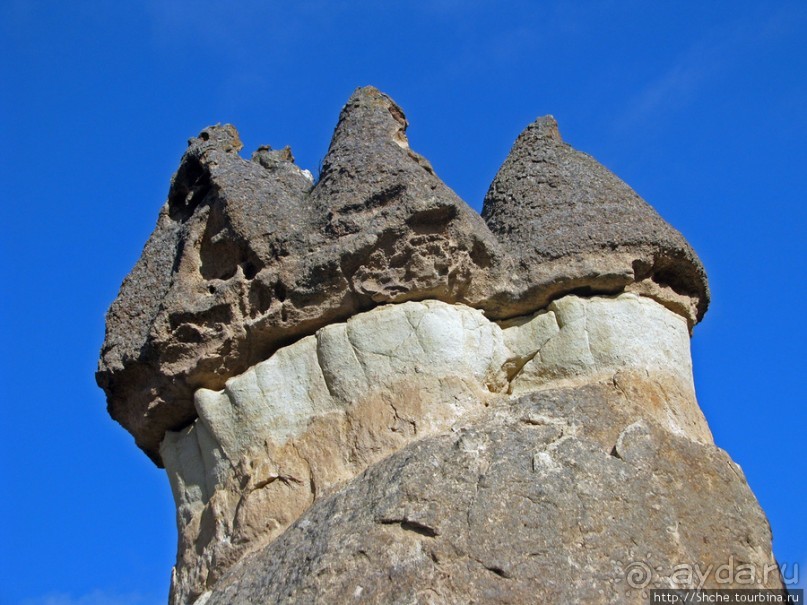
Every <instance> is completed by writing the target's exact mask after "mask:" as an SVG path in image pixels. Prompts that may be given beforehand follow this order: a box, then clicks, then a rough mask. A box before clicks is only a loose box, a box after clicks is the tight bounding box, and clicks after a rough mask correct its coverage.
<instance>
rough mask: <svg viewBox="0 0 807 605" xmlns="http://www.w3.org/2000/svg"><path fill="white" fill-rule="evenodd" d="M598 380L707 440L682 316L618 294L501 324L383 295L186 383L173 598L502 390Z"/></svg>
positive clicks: (171, 445) (170, 440)
mask: <svg viewBox="0 0 807 605" xmlns="http://www.w3.org/2000/svg"><path fill="white" fill-rule="evenodd" d="M599 383H602V384H605V385H608V387H609V388H612V389H615V390H617V391H618V392H619V393H620V394H621V397H622V399H623V400H624V402H625V404H626V405H628V404H630V405H632V406H634V407H637V408H638V407H641V406H645V408H646V409H645V410H644V412H643V415H642V417H646V418H649V419H652V420H653V421H654V422H655V423H656V424H657V425H659V426H661V427H663V428H664V429H666V430H667V431H669V432H671V433H674V434H677V435H681V436H684V437H686V438H688V439H690V440H693V441H697V442H699V443H711V436H710V434H709V429H708V428H707V426H706V422H705V420H704V419H703V416H702V414H701V413H700V410H699V408H698V405H697V402H696V401H695V396H694V395H695V393H694V387H693V384H692V370H691V365H690V359H689V335H688V333H687V327H686V322H685V321H684V320H683V319H682V318H681V317H679V316H677V315H675V314H674V313H672V312H670V311H669V310H667V309H665V308H664V307H662V306H661V305H659V304H658V303H656V302H655V301H652V300H649V299H645V298H640V297H637V296H635V295H632V294H623V295H621V296H619V297H615V298H601V297H597V298H592V299H583V298H578V297H576V296H568V297H565V298H562V299H560V300H558V301H556V302H554V303H552V304H551V305H550V306H549V308H548V309H547V310H546V311H542V312H539V313H537V314H535V315H533V316H528V317H523V318H519V319H517V320H511V321H508V322H506V323H505V324H504V327H501V326H499V325H497V324H496V323H493V322H491V321H489V320H488V319H486V318H485V317H484V315H483V314H482V313H481V312H480V311H478V310H474V309H471V308H469V307H466V306H462V305H448V304H446V303H442V302H438V301H424V302H407V303H403V304H400V305H392V306H384V307H380V308H378V309H375V310H373V311H369V312H366V313H362V314H359V315H356V316H354V317H352V318H351V319H349V320H348V321H347V322H346V323H337V324H331V325H329V326H327V327H325V328H322V329H321V330H319V331H318V332H317V333H316V335H315V336H309V337H306V338H304V339H302V340H300V341H298V342H296V343H294V344H293V345H290V346H288V347H285V348H282V349H280V350H278V351H277V352H276V353H275V354H274V355H273V356H272V357H270V358H269V359H268V360H266V361H264V362H261V363H259V364H257V365H256V366H254V367H253V368H250V369H249V370H248V371H247V372H245V373H244V374H241V375H240V376H237V377H234V378H231V379H230V380H228V381H227V384H226V386H225V388H224V390H222V391H210V390H207V389H201V390H199V391H197V393H196V398H195V406H196V410H197V412H198V414H199V419H198V420H196V421H195V422H194V423H193V424H192V425H191V426H190V427H188V428H187V429H184V430H183V431H180V432H169V433H168V434H167V435H166V437H165V439H164V440H163V443H162V446H161V449H160V453H161V455H162V459H163V460H164V462H165V465H166V470H167V471H168V474H169V477H170V478H171V485H172V488H173V491H174V496H175V499H176V504H177V509H178V511H179V513H178V519H179V523H180V547H179V550H180V556H179V564H178V566H177V569H176V576H175V580H174V584H175V587H176V591H177V599H176V601H177V602H178V603H186V602H189V600H192V598H195V597H196V596H198V595H199V594H201V593H203V592H204V591H205V590H206V589H208V588H210V587H212V586H213V585H214V584H215V582H216V580H217V579H218V578H219V577H220V575H221V573H222V572H223V571H224V570H226V569H227V567H228V566H229V565H230V564H231V562H232V561H234V560H236V559H238V558H239V557H240V556H242V555H243V553H244V552H247V551H250V550H254V549H255V548H256V547H258V546H261V545H263V544H265V543H267V542H270V541H271V540H272V539H274V538H276V537H277V536H279V535H280V534H282V533H283V531H284V530H285V529H286V528H287V527H288V525H289V524H290V523H291V522H293V521H294V520H295V519H297V517H298V516H299V515H300V514H301V513H302V512H303V511H305V509H307V508H308V507H309V506H310V505H311V503H312V502H313V501H314V500H315V499H318V498H321V497H323V496H324V495H327V494H329V493H331V492H332V491H333V490H334V489H335V488H336V487H338V486H340V485H343V484H344V483H345V482H347V481H348V480H350V479H352V478H353V477H355V476H356V475H358V474H359V473H360V472H362V471H364V470H365V469H366V468H367V467H369V466H371V465H372V464H373V463H375V462H377V461H379V460H381V459H383V458H384V457H386V456H388V455H390V454H392V453H393V452H395V451H397V450H399V449H402V448H404V447H405V446H406V445H407V444H408V443H410V442H412V441H414V440H416V439H420V438H423V437H425V436H428V435H435V434H439V433H441V432H445V431H449V430H451V429H452V427H454V426H455V425H456V423H458V422H459V421H461V420H462V421H465V422H467V420H468V418H470V417H482V416H484V415H485V411H486V409H487V408H488V407H489V406H490V405H492V404H495V405H498V406H501V405H503V404H504V401H505V400H507V399H508V398H513V397H518V396H520V395H521V394H524V393H534V392H537V391H542V390H546V389H549V388H557V387H558V386H559V385H566V386H569V385H575V384H577V385H580V384H599ZM189 597H190V599H189Z"/></svg>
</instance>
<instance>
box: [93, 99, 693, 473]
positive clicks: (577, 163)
mask: <svg viewBox="0 0 807 605" xmlns="http://www.w3.org/2000/svg"><path fill="white" fill-rule="evenodd" d="M548 123H549V122H546V120H544V121H541V120H539V121H538V122H537V123H536V125H533V126H530V127H529V128H528V129H527V131H526V132H525V134H524V135H522V136H521V137H519V140H518V141H517V142H516V145H515V146H514V148H513V151H512V153H511V155H510V157H509V158H508V159H507V161H505V163H504V165H503V167H502V170H501V171H500V173H499V175H498V176H497V178H496V180H495V181H494V185H493V186H492V188H491V192H490V193H489V194H488V197H487V199H486V201H485V208H484V212H485V215H486V216H487V217H488V224H486V223H485V222H484V221H483V219H482V218H481V217H480V216H479V215H477V214H476V213H475V212H474V211H473V210H472V209H471V208H469V207H468V205H467V204H465V202H463V201H462V200H461V199H459V198H458V197H457V196H456V194H454V192H453V191H451V189H449V188H448V187H447V186H446V185H445V184H444V183H443V182H442V181H441V180H440V179H439V178H438V177H437V176H436V175H435V173H434V170H433V169H432V167H431V165H430V164H429V163H428V162H427V161H426V160H425V159H424V158H423V157H421V156H420V155H418V154H417V153H415V152H414V151H412V149H410V148H409V145H408V142H407V138H406V127H407V121H406V118H405V117H404V113H403V111H402V110H401V109H400V108H399V107H398V106H397V105H396V104H395V103H394V102H393V101H392V100H391V99H390V98H389V97H387V96H386V95H384V94H382V93H380V92H378V91H377V90H375V89H373V88H363V89H359V90H357V91H356V93H354V95H353V96H352V97H351V98H350V100H349V101H348V103H347V105H345V107H344V109H343V110H342V113H341V115H340V117H339V122H338V124H337V126H336V130H335V132H334V135H333V140H332V141H331V146H330V148H329V150H328V153H327V155H326V156H325V159H324V160H323V163H322V171H321V174H320V177H319V180H318V181H317V182H316V184H314V183H313V182H312V180H311V176H310V174H308V173H306V172H305V171H303V170H300V169H299V168H297V167H296V166H295V165H294V163H293V157H292V155H291V152H290V151H289V150H288V149H286V150H282V151H271V150H268V149H267V148H261V149H259V150H258V151H257V152H256V153H255V154H253V157H252V160H251V161H247V160H244V159H242V158H241V157H240V156H239V155H238V151H239V150H240V149H241V142H240V140H239V138H238V134H237V132H236V131H235V129H234V128H233V127H232V126H216V127H211V128H208V129H206V130H204V131H203V132H202V133H201V134H200V135H199V137H197V138H195V139H191V141H190V143H189V147H188V151H187V152H186V153H185V155H184V157H183V158H182V162H181V164H180V167H179V170H178V171H177V173H176V174H175V175H174V177H173V179H172V182H171V188H170V191H169V194H168V201H167V202H166V204H165V206H164V207H163V208H162V210H161V212H160V217H159V220H158V223H157V228H156V229H155V231H154V233H153V234H152V236H151V238H150V239H149V241H148V242H147V243H146V247H145V249H144V250H143V255H142V256H141V258H140V260H139V261H138V263H137V265H136V266H135V268H134V269H133V270H132V273H131V275H129V276H128V277H127V278H126V280H125V281H124V283H123V285H122V287H121V291H120V294H119V295H118V298H117V299H116V300H115V302H114V303H113V304H112V306H111V308H110V310H109V313H108V315H107V334H106V340H105V342H104V346H103V349H102V352H101V362H100V364H99V369H98V373H97V380H98V383H99V385H101V386H102V387H103V388H104V390H105V391H106V394H107V400H108V405H109V411H110V414H111V415H112V416H113V418H115V419H116V420H118V421H119V422H120V423H121V424H123V426H124V427H125V428H126V429H127V430H128V431H129V432H131V433H132V435H134V437H135V440H136V442H137V444H138V445H139V446H140V447H141V448H143V449H144V450H145V451H146V453H147V454H149V455H150V456H151V457H152V458H153V459H154V460H155V462H157V463H158V464H159V463H160V457H159V444H160V441H161V440H162V438H163V435H164V434H165V432H166V431H168V430H175V429H177V428H180V427H182V426H185V425H187V424H188V423H189V422H191V421H192V420H193V418H194V417H195V411H194V407H193V393H194V391H195V390H196V389H198V388H202V387H204V388H213V389H219V388H222V387H223V386H224V383H225V381H226V380H227V379H228V378H230V377H232V376H235V375H237V374H240V373H241V372H243V371H245V370H246V369H247V368H249V367H250V366H252V365H254V364H256V363H258V362H260V361H262V360H264V359H266V358H267V357H269V356H270V355H271V354H272V353H273V352H274V351H276V350H277V349H278V348H279V347H281V346H284V345H286V344H288V343H289V342H292V341H294V340H296V339H298V338H301V337H303V336H307V335H310V334H313V333H314V332H315V331H316V330H317V329H319V328H321V327H323V326H325V325H327V324H328V323H332V322H335V321H344V320H346V319H347V318H349V317H350V316H352V315H354V314H355V313H358V312H361V311H366V310H368V309H370V308H373V307H375V306H377V305H380V304H386V303H399V302H404V301H407V300H424V299H435V300H442V301H443V302H448V303H463V304H466V305H468V306H471V307H474V308H477V309H481V310H483V311H484V312H485V314H486V315H487V316H488V317H490V318H491V319H496V320H499V319H507V318H510V317H516V316H520V315H525V314H529V313H533V312H535V311H537V310H539V309H541V308H543V307H545V306H546V305H547V304H548V303H549V302H551V301H552V300H553V299H555V298H558V297H560V296H562V295H564V294H567V293H570V292H587V293H589V294H592V293H618V292H622V291H625V290H631V289H633V290H635V291H637V292H640V293H642V294H645V295H647V296H650V297H652V298H655V299H656V300H658V301H660V302H661V303H662V304H665V305H667V306H669V307H670V308H672V309H674V310H675V311H676V312H679V313H681V314H682V315H683V316H684V317H686V318H687V320H688V321H689V324H690V326H692V325H693V324H694V323H695V322H697V321H698V320H699V319H700V317H701V316H702V314H703V312H704V311H705V309H706V305H707V303H708V292H707V287H706V281H705V276H704V274H703V269H702V267H701V265H700V261H699V260H698V259H697V256H696V255H695V253H694V252H693V251H692V250H691V249H690V247H689V245H688V244H687V243H686V242H685V241H684V239H683V238H682V237H681V236H680V234H678V232H676V231H675V230H674V229H672V227H669V226H668V225H666V223H664V221H663V220H662V219H661V218H660V217H658V215H657V214H656V212H655V211H654V210H653V209H652V208H651V207H650V206H649V205H648V204H647V203H646V202H644V201H643V200H641V199H640V198H639V197H638V196H637V195H636V194H635V193H634V192H633V191H632V190H631V189H630V188H629V187H628V186H627V185H625V184H624V183H622V182H621V181H619V179H617V178H616V177H615V176H614V175H613V174H611V173H610V172H609V171H607V170H606V169H605V168H604V167H602V166H600V165H599V164H597V163H596V162H595V161H594V160H593V159H591V158H590V157H589V156H586V155H585V154H581V153H579V152H575V151H574V150H572V149H571V148H570V147H569V146H568V145H566V144H565V143H563V142H562V141H560V137H559V135H558V134H557V129H554V127H553V129H552V136H543V135H542V136H533V134H532V133H534V132H544V130H546V128H545V124H548ZM552 123H553V122H552ZM528 151H529V153H532V154H533V155H536V157H537V159H535V158H533V157H532V156H530V155H529V153H528ZM522 170H523V171H524V174H523V178H521V180H519V179H518V178H515V176H514V173H517V172H519V171H522ZM547 181H548V182H550V183H551V185H549V186H545V185H544V184H545V182H547ZM581 191H582V192H583V194H581V193H580V192H581ZM598 192H599V193H598ZM552 208H554V210H552V211H551V212H550V211H549V210H550V209H552ZM564 209H565V210H564ZM544 216H546V217H548V218H541V217H544ZM581 225H582V227H581ZM489 227H491V228H492V231H491V228H489ZM598 233H600V234H602V235H601V237H600V236H598V237H594V235H593V234H598ZM592 238H593V239H592ZM529 242H531V243H529ZM528 243H529V244H528ZM530 246H532V247H534V250H535V251H533V249H532V248H530Z"/></svg>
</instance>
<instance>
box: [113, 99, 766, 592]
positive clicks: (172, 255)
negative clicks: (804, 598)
mask: <svg viewBox="0 0 807 605" xmlns="http://www.w3.org/2000/svg"><path fill="white" fill-rule="evenodd" d="M406 127H407V122H406V118H405V117H404V114H403V112H402V111H401V109H400V108H399V107H398V106H397V105H396V104H395V103H394V102H393V101H392V100H391V99H390V98H389V97H387V96H386V95H384V94H382V93H380V92H379V91H377V90H376V89H374V88H369V87H368V88H363V89H358V90H357V91H356V92H355V93H354V95H353V96H352V97H351V98H350V100H349V101H348V103H347V104H346V105H345V107H344V108H343V110H342V113H341V115H340V117H339V122H338V124H337V127H336V130H335V132H334V135H333V139H332V141H331V145H330V148H329V151H328V154H327V156H326V157H325V159H324V161H323V164H322V169H321V172H320V174H319V175H318V179H316V180H315V179H314V178H313V177H312V175H311V174H310V173H309V172H307V171H305V170H301V169H300V168H298V167H297V166H296V165H295V164H294V159H293V157H292V154H291V150H290V149H289V148H285V149H282V150H272V149H269V148H268V147H261V148H259V149H258V150H257V151H256V152H255V153H254V154H253V156H252V158H251V160H250V161H248V160H245V159H243V158H242V157H241V156H240V155H239V154H238V152H239V150H240V148H241V143H240V141H239V139H238V134H237V132H236V131H235V129H234V128H233V127H232V126H229V125H225V126H215V127H211V128H208V129H206V130H205V131H203V132H202V133H201V134H200V135H199V137H197V138H194V139H191V141H190V142H189V147H188V150H187V152H186V153H185V155H184V156H183V158H182V161H181V164H180V167H179V169H178V171H177V173H176V174H175V175H174V177H173V180H172V183H171V188H170V191H169V196H168V201H167V203H166V204H165V206H164V207H163V209H162V210H161V212H160V217H159V220H158V223H157V227H156V229H155V231H154V233H153V234H152V236H151V238H150V239H149V241H148V242H147V243H146V247H145V249H144V251H143V255H142V257H141V258H140V260H139V261H138V263H137V265H136V266H135V268H134V269H133V270H132V273H131V274H130V275H129V276H128V277H127V278H126V280H125V281H124V283H123V285H122V287H121V292H120V294H119V296H118V298H117V299H116V300H115V302H114V303H113V305H112V307H111V308H110V310H109V313H108V316H107V334H106V340H105V342H104V346H103V349H102V357H101V361H100V364H99V370H98V373H97V379H98V382H99V384H100V385H101V386H102V387H103V388H104V389H105V391H106V393H107V398H108V404H109V411H110V413H111V415H112V416H113V418H115V419H116V420H118V421H119V422H120V423H121V424H122V425H123V426H124V427H125V428H126V429H127V430H128V431H130V432H131V433H132V435H133V436H134V437H135V440H136V442H137V444H138V445H139V446H140V447H141V448H142V449H143V450H144V451H145V452H146V453H147V454H148V455H149V456H150V457H151V458H152V459H153V460H154V461H155V462H156V463H157V464H160V465H162V464H164V465H165V467H166V470H167V473H168V476H169V479H170V481H171V487H172V491H173V494H174V498H175V501H176V505H177V525H178V531H179V541H178V554H177V564H176V566H175V568H174V571H173V577H172V588H171V605H190V604H195V605H205V604H207V605H214V604H219V603H222V604H223V603H227V604H231V603H232V604H236V605H237V604H247V603H249V604H252V603H346V602H357V603H379V604H381V603H383V604H387V603H401V604H403V603H535V602H546V603H568V602H586V603H621V602H636V603H641V602H646V595H645V594H643V591H642V589H643V588H652V587H676V588H681V587H689V585H687V584H684V585H682V583H681V578H680V576H678V577H676V576H674V573H673V571H674V569H675V566H677V565H681V564H684V565H687V564H688V565H690V566H693V565H695V566H698V568H699V569H700V570H703V569H708V568H710V566H711V568H712V569H714V568H715V567H717V566H720V565H724V564H727V563H728V562H730V561H732V560H734V561H739V562H741V563H742V564H744V565H746V566H747V567H749V568H750V569H751V570H753V573H754V574H755V575H753V577H751V578H750V579H749V576H748V573H747V572H746V573H745V575H743V578H744V579H745V580H746V583H745V584H742V587H749V586H753V587H768V588H775V589H779V588H781V586H782V583H781V580H780V578H779V575H778V573H777V571H776V569H775V561H774V560H773V555H772V554H771V536H770V531H769V528H768V525H767V522H766V520H765V517H764V515H763V514H762V511H761V510H760V509H759V506H758V505H757V503H756V501H755V500H754V497H753V495H752V494H751V492H750V490H749V488H748V485H747V484H746V482H745V479H744V477H743V475H742V472H741V471H740V470H739V468H738V467H737V466H736V465H734V464H733V463H732V462H731V460H730V459H729V458H728V456H727V455H726V454H725V453H724V452H722V451H721V450H719V449H718V448H717V447H716V446H715V445H714V444H713V442H712V437H711V434H710V431H709V428H708V426H707V424H706V421H705V419H704V418H703V415H702V413H701V411H700V409H699V407H698V405H697V401H696V399H695V390H694V385H693V380H692V362H691V358H690V351H689V334H690V331H691V329H692V327H693V326H694V325H695V324H696V323H697V322H698V321H700V319H701V318H702V316H703V313H704V312H705V310H706V306H707V304H708V299H709V293H708V286H707V283H706V276H705V273H704V271H703V267H702V266H701V264H700V261H699V260H698V258H697V256H696V255H695V253H694V252H693V251H692V249H691V248H690V247H689V245H688V244H687V242H686V241H685V240H684V239H683V237H682V236H681V234H679V233H678V232H677V231H675V230H674V229H673V228H672V227H670V226H669V225H667V223H665V222H664V221H663V220H662V219H661V218H660V217H659V216H658V214H656V212H655V211H654V210H653V209H652V208H651V207H650V206H649V205H647V204H646V203H645V202H644V201H643V200H641V199H640V198H639V197H638V196H637V195H636V194H635V193H634V192H633V191H632V190H631V189H630V188H629V187H628V186H627V185H626V184H625V183H623V182H622V181H620V180H619V179H618V178H617V177H616V176H614V175H613V174H612V173H610V172H609V171H608V170H606V169H605V168H604V167H602V166H601V165H599V164H598V163H597V162H596V161H595V160H593V159H592V158H591V157H589V156H587V155H585V154H583V153H580V152H578V151H575V150H574V149H572V148H571V147H570V146H569V145H567V144H566V143H564V142H563V141H562V140H561V138H560V135H559V133H558V129H557V125H556V124H555V122H554V120H553V119H552V118H551V117H547V118H542V119H539V120H538V121H537V122H535V123H534V124H532V125H531V126H529V127H528V128H527V129H526V130H525V131H524V133H522V135H521V136H520V137H519V138H518V140H517V141H516V143H515V145H514V147H513V150H512V151H511V153H510V155H509V157H508V158H507V160H506V161H505V163H504V165H503V166H502V167H501V169H500V171H499V173H498V175H497V176H496V179H495V180H494V183H493V184H492V185H491V188H490V190H489V192H488V195H487V197H486V199H485V205H484V210H483V216H479V215H477V214H476V213H475V212H473V211H472V210H471V209H470V208H469V207H468V206H467V205H466V204H465V203H464V202H463V201H462V200H460V199H459V198H458V197H457V196H456V195H455V194H454V193H453V192H452V191H451V190H450V189H449V188H448V187H447V186H446V185H445V184H444V183H442V181H440V179H439V178H437V176H436V175H435V172H434V170H433V168H432V167H431V165H430V164H429V162H428V161H427V160H425V159H424V158H423V157H422V156H420V155H418V154H417V153H415V152H414V151H413V150H411V149H410V148H409V144H408V141H407V138H406V134H405V131H406ZM483 217H484V218H483ZM637 562H638V563H640V564H642V565H644V566H645V568H646V569H649V570H650V571H651V573H652V577H651V578H650V580H649V581H648V583H647V584H645V585H644V586H642V587H640V588H639V589H637V588H636V586H631V585H629V584H628V583H627V580H628V578H629V575H628V573H629V571H630V569H631V567H630V566H631V564H632V563H637ZM645 568H642V569H645ZM699 579H703V578H699ZM729 585H737V583H734V584H729ZM702 586H706V587H716V586H717V585H716V583H715V578H709V577H707V578H706V579H705V582H704V583H703V585H702ZM723 587H725V585H724V586H723Z"/></svg>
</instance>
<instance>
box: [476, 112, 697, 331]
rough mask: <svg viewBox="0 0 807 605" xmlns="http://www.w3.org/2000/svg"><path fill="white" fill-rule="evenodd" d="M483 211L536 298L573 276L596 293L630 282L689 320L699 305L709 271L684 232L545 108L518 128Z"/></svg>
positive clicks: (563, 286)
mask: <svg viewBox="0 0 807 605" xmlns="http://www.w3.org/2000/svg"><path fill="white" fill-rule="evenodd" d="M482 216H483V217H484V218H485V221H486V222H487V224H488V227H489V228H490V229H491V231H493V233H495V234H496V235H497V236H498V237H499V239H500V241H501V242H502V243H503V244H504V246H505V247H506V248H507V250H508V251H509V252H510V253H511V254H512V255H513V256H514V257H515V258H516V259H518V261H519V269H518V272H519V273H520V274H521V275H523V276H524V278H525V279H526V280H527V281H528V282H529V284H530V286H531V290H532V291H533V292H536V293H540V294H537V298H539V299H543V300H549V299H551V297H552V296H553V295H554V294H555V293H556V292H557V291H559V290H560V291H568V289H569V287H570V284H574V283H576V284H577V285H578V286H579V287H581V288H588V289H589V290H592V291H595V292H596V291H613V290H614V289H616V288H620V287H632V289H634V290H636V291H640V292H642V293H644V294H648V295H652V296H654V297H657V298H658V299H659V300H662V301H664V302H665V304H667V305H669V306H670V307H671V308H674V309H675V310H676V311H678V312H679V313H680V314H681V315H684V316H685V317H688V318H689V320H690V322H691V323H692V324H694V323H695V322H696V321H699V320H700V319H701V318H702V317H703V314H704V312H705V311H706V307H707V305H708V303H709V290H708V286H707V283H706V274H705V272H704V270H703V266H702V265H701V262H700V260H699V259H698V257H697V255H696V254H695V252H694V251H693V250H692V248H691V247H690V246H689V244H688V243H687V242H686V240H685V239H684V238H683V236H682V235H681V234H680V233H679V232H678V231H676V230H675V229H673V228H672V227H671V226H670V225H668V224H667V223H666V222H665V221H664V219H662V218H661V217H660V216H659V215H658V213H656V211H655V210H653V208H651V207H650V205H649V204H647V202H645V201H644V200H642V199H641V198H640V197H639V196H638V195H637V194H636V193H635V192H634V191H633V190H632V189H631V188H630V187H628V186H627V185H626V184H625V183H624V182H622V181H621V180H620V179H619V178H618V177H617V176H615V175H614V174H613V173H612V172H610V171H609V170H608V169H606V168H605V167H604V166H602V165H601V164H600V163H598V162H597V161H596V160H595V159H594V158H592V157H591V156H589V155H586V154H585V153H581V152H579V151H577V150H575V149H573V148H572V147H570V146H569V145H568V144H566V143H564V142H563V140H562V139H561V137H560V133H559V131H558V125H557V123H556V122H555V119H554V118H552V117H551V116H546V117H544V118H540V119H538V120H537V121H535V122H534V123H533V124H531V125H530V126H529V127H528V128H527V129H526V130H525V131H524V132H522V133H521V135H520V136H519V137H518V139H517V140H516V142H515V144H514V145H513V149H512V150H511V151H510V155H508V156H507V160H505V162H504V164H503V165H502V167H501V169H500V170H499V173H498V174H497V175H496V178H495V179H494V180H493V183H492V184H491V186H490V190H489V191H488V193H487V196H486V197H485V204H484V207H483V209H482ZM539 304H540V303H539Z"/></svg>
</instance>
